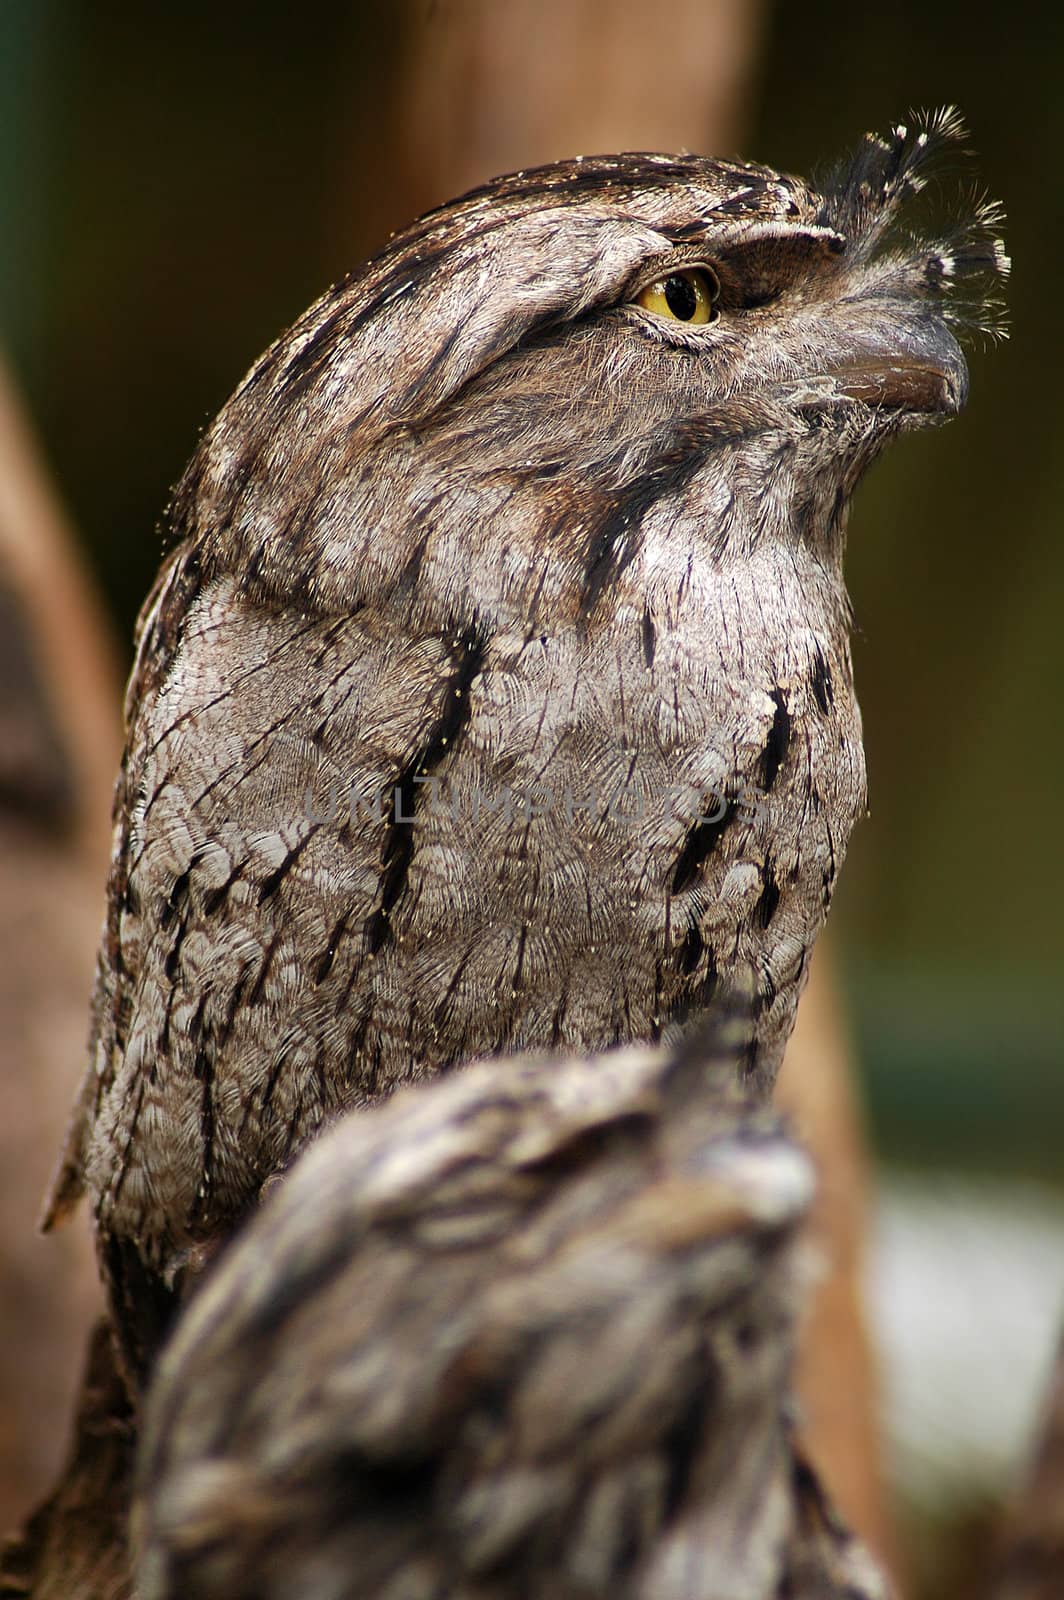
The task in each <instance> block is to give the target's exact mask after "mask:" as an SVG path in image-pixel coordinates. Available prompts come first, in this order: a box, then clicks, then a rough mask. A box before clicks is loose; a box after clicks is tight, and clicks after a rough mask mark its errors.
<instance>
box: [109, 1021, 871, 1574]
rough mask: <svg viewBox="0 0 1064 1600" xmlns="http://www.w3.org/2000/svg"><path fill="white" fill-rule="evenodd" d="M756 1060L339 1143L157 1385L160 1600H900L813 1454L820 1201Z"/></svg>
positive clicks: (213, 1282) (221, 1280)
mask: <svg viewBox="0 0 1064 1600" xmlns="http://www.w3.org/2000/svg"><path fill="white" fill-rule="evenodd" d="M749 1032H750V1015H749V1013H748V1012H747V1013H746V1014H745V1015H744V1014H743V1013H742V1012H741V1011H735V1010H729V1009H727V1008H724V1009H723V1010H722V1009H720V1008H717V1009H716V1010H715V1012H714V1015H713V1018H712V1022H711V1024H710V1026H709V1028H708V1029H700V1030H698V1031H697V1032H696V1033H694V1034H692V1035H691V1037H690V1038H687V1039H684V1040H682V1041H680V1042H679V1044H677V1045H676V1046H674V1047H673V1048H672V1049H669V1048H667V1047H665V1046H662V1045H658V1046H646V1045H637V1046H628V1047H621V1048H619V1049H617V1050H615V1051H613V1052H607V1053H605V1054H603V1055H598V1056H593V1057H590V1058H588V1057H572V1056H564V1055H563V1056H559V1054H558V1053H557V1052H546V1053H544V1054H541V1055H538V1056H520V1057H516V1058H514V1060H513V1061H512V1062H511V1063H510V1065H509V1067H508V1070H507V1071H506V1072H500V1071H499V1070H498V1065H497V1063H495V1062H492V1061H488V1062H482V1063H479V1064H476V1065H473V1066H470V1067H469V1068H467V1069H466V1070H465V1071H464V1072H461V1073H456V1074H453V1075H450V1076H446V1077H443V1078H439V1079H437V1080H435V1081H429V1082H425V1083H419V1084H416V1085H410V1086H407V1087H405V1088H402V1089H400V1090H399V1091H398V1093H397V1094H396V1095H395V1096H394V1097H392V1098H391V1099H389V1100H388V1101H386V1102H385V1103H383V1104H377V1105H375V1106H372V1107H370V1108H368V1109H366V1108H363V1109H357V1110H354V1111H351V1112H349V1113H347V1114H346V1115H345V1116H344V1117H343V1118H341V1119H340V1120H339V1121H338V1122H337V1123H336V1124H335V1125H334V1126H333V1127H332V1128H331V1129H329V1130H327V1131H326V1132H324V1133H323V1134H322V1135H321V1136H320V1137H319V1138H318V1139H317V1140H316V1141H314V1142H313V1144H312V1145H311V1147H310V1148H309V1149H308V1150H307V1151H306V1152H305V1153H304V1154H303V1155H302V1156H301V1157H300V1158H298V1159H297V1161H296V1162H295V1164H294V1165H293V1167H292V1169H291V1170H290V1172H289V1173H288V1174H287V1175H285V1176H283V1177H280V1178H279V1179H277V1180H275V1182H274V1184H273V1185H272V1186H271V1192H270V1193H269V1194H268V1195H267V1196H266V1197H265V1198H264V1200H263V1202H262V1204H261V1205H260V1207H259V1209H258V1210H257V1212H256V1213H255V1215H254V1216H253V1217H252V1218H251V1219H250V1220H249V1221H248V1223H247V1224H246V1225H245V1226H244V1227H243V1229H242V1230H240V1231H239V1232H238V1233H237V1235H236V1237H235V1238H234V1240H233V1241H232V1243H231V1244H230V1245H229V1247H228V1248H227V1249H226V1250H225V1251H224V1252H223V1254H222V1256H221V1259H220V1260H219V1261H218V1262H217V1263H216V1264H215V1265H214V1266H213V1268H211V1269H210V1270H209V1273H208V1276H207V1277H206V1279H205V1280H204V1282H203V1285H202V1287H201V1288H200V1289H199V1290H198V1292H197V1293H196V1294H195V1295H194V1296H193V1297H192V1299H191V1301H190V1302H189V1304H188V1307H187V1309H186V1310H185V1311H184V1313H183V1314H182V1316H181V1318H180V1320H179V1321H178V1324H177V1328H176V1331H175V1333H174V1336H173V1338H172V1340H171V1342H170V1343H169V1344H168V1345H167V1346H166V1348H165V1349H164V1351H163V1353H162V1355H161V1356H160V1358H159V1360H158V1362H157V1364H156V1368H155V1374H154V1377H153V1380H152V1383H151V1385H150V1388H149V1391H148V1396H147V1400H146V1403H145V1408H144V1415H143V1426H142V1434H141V1446H140V1452H139V1459H138V1465H137V1472H136V1477H135V1484H134V1491H133V1515H132V1529H133V1546H134V1551H135V1562H134V1565H135V1572H136V1593H137V1594H138V1596H139V1597H140V1600H178V1597H180V1600H222V1597H224V1600H281V1597H284V1600H288V1597H290V1596H299V1597H301V1600H371V1597H372V1600H397V1597H398V1596H400V1595H402V1596H408V1597H413V1596H418V1597H421V1600H434V1597H443V1596H447V1597H448V1600H508V1597H510V1596H513V1597H515V1600H516V1597H518V1596H520V1597H521V1600H540V1597H542V1600H548V1597H551V1600H555V1597H557V1600H595V1597H596V1596H601V1597H603V1600H605V1597H606V1596H609V1597H611V1600H613V1597H617V1600H700V1597H703V1596H714V1597H718V1600H720V1597H723V1596H725V1595H734V1596H737V1597H738V1596H740V1595H741V1596H742V1597H743V1600H779V1597H780V1596H782V1595H784V1594H786V1595H788V1596H790V1597H792V1600H829V1597H832V1596H836V1597H838V1600H843V1597H844V1596H845V1597H846V1600H885V1596H886V1595H887V1593H888V1589H887V1580H886V1578H885V1576H884V1575H883V1574H882V1573H881V1572H880V1571H879V1569H878V1567H877V1566H876V1564H875V1563H874V1562H873V1560H872V1558H871V1556H870V1555H869V1554H868V1552H867V1551H866V1550H865V1549H864V1548H863V1546H861V1545H860V1543H859V1542H858V1541H857V1540H856V1539H854V1538H853V1537H852V1536H851V1535H850V1534H849V1533H848V1532H847V1531H846V1530H845V1529H844V1528H843V1526H842V1525H841V1523H840V1522H839V1521H838V1519H837V1517H836V1516H835V1515H834V1513H833V1512H832V1510H831V1508H830V1505H829V1503H828V1502H827V1499H826V1496H825V1495H824V1491H823V1490H822V1488H821V1487H820V1485H819V1483H818V1482H817V1479H816V1476H815V1474H814V1473H813V1471H812V1469H811V1468H810V1467H809V1465H808V1464H807V1463H806V1462H805V1461H804V1459H803V1458H802V1456H801V1453H800V1450H799V1449H798V1447H797V1446H796V1444H795V1440H794V1434H793V1427H792V1425H791V1421H790V1419H789V1375H790V1365H791V1359H792V1355H793V1345H794V1328H795V1323H796V1318H797V1315H798V1312H799V1310H800V1307H801V1304H802V1301H803V1299H804V1291H805V1288H806V1286H807V1284H808V1282H809V1263H808V1262H807V1260H806V1258H805V1250H806V1247H805V1244H804V1241H803V1231H802V1229H803V1222H804V1219H805V1216H806V1212H807V1209H808V1205H809V1201H810V1199H811V1197H812V1194H813V1191H814V1173H813V1166H812V1163H811V1161H810V1159H809V1157H808V1156H807V1155H806V1154H805V1152H804V1151H802V1150H801V1149H800V1147H799V1146H797V1145H796V1144H795V1143H794V1142H793V1140H792V1139H791V1138H790V1137H789V1135H788V1133H787V1131H786V1128H785V1127H784V1126H783V1124H782V1123H781V1121H780V1119H779V1117H778V1116H777V1115H776V1114H775V1113H774V1112H772V1111H771V1110H770V1109H768V1108H767V1107H766V1106H765V1104H764V1102H763V1099H762V1098H761V1097H759V1096H758V1095H757V1094H756V1092H755V1091H754V1090H753V1089H752V1088H751V1086H749V1085H747V1086H745V1087H743V1085H742V1084H741V1080H740V1075H739V1072H738V1070H737V1067H738V1064H739V1061H740V1055H741V1050H742V1048H743V1047H744V1045H745V1044H746V1042H747V1040H748V1037H749Z"/></svg>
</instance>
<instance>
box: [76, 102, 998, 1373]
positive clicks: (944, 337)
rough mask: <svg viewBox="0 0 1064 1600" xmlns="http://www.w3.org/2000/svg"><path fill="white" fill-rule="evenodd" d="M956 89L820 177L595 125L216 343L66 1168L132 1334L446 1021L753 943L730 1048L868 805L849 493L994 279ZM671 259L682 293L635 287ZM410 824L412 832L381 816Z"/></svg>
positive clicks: (655, 995)
mask: <svg viewBox="0 0 1064 1600" xmlns="http://www.w3.org/2000/svg"><path fill="white" fill-rule="evenodd" d="M958 137H959V128H958V125H957V122H956V119H955V118H953V117H952V116H950V115H940V116H938V117H936V118H932V119H931V120H930V121H929V122H928V123H926V124H925V125H922V126H920V127H918V128H913V129H911V130H906V129H903V128H899V129H895V130H894V131H893V132H892V133H891V134H890V135H889V136H888V137H886V138H884V139H876V138H872V137H869V138H868V139H866V140H865V142H864V144H863V145H862V146H861V147H860V149H859V150H858V152H857V154H856V155H855V156H854V157H853V158H852V160H850V161H849V162H848V163H846V164H845V165H843V166H842V167H840V169H839V170H838V171H837V172H836V173H835V174H834V176H832V177H831V178H830V179H829V180H828V181H827V182H826V183H825V184H824V185H823V187H822V191H821V192H816V191H814V190H813V189H811V188H810V187H808V186H807V185H806V184H805V183H803V182H801V181H800V180H798V179H794V178H787V177H782V176H780V175H779V174H777V173H775V172H773V171H770V170H768V169H767V168H765V167H760V166H753V165H744V164H737V163H726V162H718V161H712V160H706V159H702V158H699V157H693V156H682V157H681V156H662V155H620V156H606V157H600V158H593V159H587V160H580V161H576V162H568V163H562V164H560V165H557V166H552V167H546V168H543V169H540V170H538V171H530V172H525V173H518V174H516V175H514V176H511V177H506V178H501V179H499V180H497V181H495V182H494V183H491V184H489V185H487V186H486V187H485V188H484V189H482V190H479V191H477V192H475V193H473V194H472V195H469V196H467V197H466V198H464V199H462V200H459V201H456V202H455V203H454V204H452V205H449V206H445V207H443V208H442V209H441V210H439V211H437V212H434V213H432V214H431V215H429V216H427V217H426V218H424V219H422V220H421V221H420V222H418V223H416V224H414V225H413V227H411V228H410V229H409V230H408V231H407V232H405V233H402V234H399V235H397V236H396V237H395V238H394V239H393V240H392V242H391V243H390V244H389V245H388V246H387V248H386V249H385V250H384V251H383V252H382V253H381V254H380V255H379V256H377V257H376V258H375V259H374V260H372V261H370V262H369V263H368V264H367V265H365V266H364V267H362V268H360V269H358V270H357V271H355V272H354V273H353V274H352V275H351V276H350V277H349V278H347V279H346V280H345V281H343V282H342V283H340V284H339V285H337V286H336V287H335V288H333V289H332V290H330V291H329V292H328V293H327V294H326V295H325V296H324V297H323V298H322V299H321V300H320V301H319V302H318V303H317V304H316V305H315V306H313V307H312V308H311V309H310V310H309V311H308V312H307V313H306V314H305V315H304V316H303V317H301V318H300V319H299V321H298V322H296V323H295V325H294V326H293V327H292V328H291V329H290V330H289V331H288V332H287V333H285V334H283V335H282V336H281V338H280V339H279V340H278V341H277V342H276V344H274V345H273V346H272V347H271V349H269V350H268V351H267V352H266V354H265V355H264V356H263V357H262V358H261V360H259V361H258V362H257V363H256V365H255V366H254V368H253V369H252V371H251V372H250V373H249V375H248V376H247V378H246V379H245V380H244V382H243V383H242V384H241V386H240V387H239V388H238V389H237V391H236V393H235V394H234V396H233V397H232V399H231V400H230V401H229V402H228V403H227V405H226V406H225V407H224V408H223V410H222V411H221V413H220V415H219V416H218V418H217V420H216V421H215V422H214V424H213V425H212V426H211V427H210V428H209V429H208V431H207V433H206V434H205V436H204V438H203V440H202V442H201V444H200V447H199V449H198V450H197V452H196V454H195V456H194V458H193V460H192V462H191V464H190V466H189V468H188V470H187V472H186V474H185V476H184V478H183V479H182V481H181V483H180V485H179V486H178V489H177V491H176V493H175V497H174V500H173V503H172V506H171V507H170V511H169V527H170V529H171V531H172V535H173V538H174V540H175V541H176V543H175V548H174V550H173V553H172V554H171V556H170V558H169V560H168V561H167V563H166V565H165V567H164V568H163V571H162V573H161V574H160V577H159V580H158V582H157V585H156V587H155V590H154V592H153V594H152V596H151V598H150V600H149V601H148V603H147V606H146V608H145V611H144V613H143V616H142V618H141V622H140V629H139V644H138V652H137V659H136V665H135V668H134V672H133V676H132V680H131V684H130V690H129V698H128V705H127V749H126V755H125V760H124V764H123V769H122V775H121V779H120V782H119V787H118V792H117V798H116V809H115V819H116V820H115V842H114V864H113V870H112V875H111V879H110V885H109V891H108V916H107V928H106V936H105V939H104V942H103V946H102V949H101V953H100V961H99V979H98V985H97V991H96V997H95V1025H94V1035H93V1043H92V1060H91V1064H90V1067H89V1072H88V1075H87V1078H86V1081H85V1085H84V1091H83V1095H82V1099H81V1103H80V1107H79V1109H78V1112H77V1114H76V1117H75V1123H74V1126H73V1129H72V1133H71V1136H70V1141H69V1145H68V1149H67V1153H66V1158H65V1161H64V1164H63V1168H62V1170H61V1172H60V1175H59V1178H58V1180H57V1185H56V1190H55V1195H54V1197H53V1203H52V1212H51V1214H52V1216H53V1218H54V1217H55V1216H58V1215H59V1214H61V1213H62V1212H63V1211H64V1210H65V1209H66V1208H67V1207H68V1206H69V1205H70V1204H71V1203H72V1202H73V1201H74V1200H75V1199H76V1197H77V1196H78V1194H79V1193H81V1192H83V1191H87V1193H88V1195H89V1197H90V1199H91V1203H92V1206H93V1208H94V1211H95V1215H96V1219H97V1225H98V1234H99V1240H100V1248H101V1255H102V1260H103V1264H104V1269H105V1273H106V1275H107V1277H108V1279H109V1281H110V1284H111V1288H112V1293H113V1297H114V1305H115V1310H116V1314H117V1319H118V1323H119V1326H120V1328H121V1330H122V1332H123V1337H124V1339H125V1342H126V1345H127V1351H128V1352H129V1356H130V1361H131V1364H132V1365H133V1366H134V1367H136V1366H137V1365H138V1364H139V1363H140V1361H141V1359H142V1357H143V1356H144V1354H145V1352H147V1351H150V1349H151V1347H152V1346H153V1344H154V1342H155V1341H156V1339H157V1337H158V1333H159V1330H160V1329H161V1327H162V1326H163V1325H164V1323H165V1321H166V1319H167V1317H168V1315H169V1299H168V1297H169V1294H170V1288H171V1286H172V1285H173V1284H174V1282H175V1281H176V1278H177V1276H178V1275H179V1273H180V1271H181V1268H182V1264H183V1263H184V1262H185V1261H186V1259H187V1258H188V1255H189V1252H192V1253H193V1255H194V1254H195V1252H196V1251H197V1250H198V1249H200V1248H202V1247H203V1245H204V1244H205V1243H207V1244H209V1242H210V1241H212V1240H214V1239H215V1238H217V1237H219V1236H220V1235H223V1234H225V1233H226V1232H227V1231H228V1229H229V1228H230V1227H231V1225H232V1224H233V1222H234V1220H235V1219H237V1218H238V1217H239V1216H240V1215H241V1214H242V1213H244V1212H245V1211H246V1210H247V1209H248V1208H249V1207H250V1206H251V1205H252V1204H253V1202H254V1201H255V1198H256V1196H257V1194H258V1191H259V1188H260V1186H261V1185H262V1183H263V1182H264V1181H265V1180H266V1179H268V1178H269V1177H270V1175H271V1174H273V1173H275V1172H276V1171H278V1170H279V1169H281V1168H283V1167H284V1166H285V1165H286V1164H287V1163H288V1162H289V1161H290V1160H291V1159H292V1157H293V1156H294V1155H295V1153H296V1152H297V1151H298V1150H299V1149H300V1147H301V1146H302V1145H304V1144H305V1143H306V1142H307V1141H308V1139H310V1138H311V1137H312V1136H313V1134H314V1133H315V1132H316V1130H317V1129H318V1128H319V1127H320V1126H321V1125H322V1124H323V1123H324V1122H325V1121H326V1120H328V1119H330V1118H332V1117H334V1116H336V1115H337V1114H338V1113H339V1112H341V1111H342V1110H344V1109H345V1108H349V1107H352V1106H356V1105H359V1104H362V1103H364V1102H368V1101H371V1100H372V1099H374V1098H375V1097H377V1096H379V1095H381V1094H383V1093H384V1092H386V1091H387V1090H389V1089H391V1088H393V1087H394V1086H395V1085H396V1084H398V1083H400V1082H403V1081H405V1080H410V1079H418V1078H422V1077H425V1076H427V1075H430V1074H434V1073H438V1072H440V1071H442V1070H445V1069H446V1068H449V1067H451V1066H453V1065H455V1064H456V1063H459V1062H462V1061H465V1060H467V1059H469V1058H473V1057H478V1056H483V1055H486V1054H498V1053H510V1052H515V1051H519V1050H526V1049H538V1048H543V1047H560V1048H566V1049H571V1050H580V1051H592V1050H599V1049H602V1048H605V1047H609V1046H612V1045H615V1044H617V1043H621V1042H626V1041H632V1040H654V1039H655V1038H657V1037H659V1036H660V1035H662V1034H663V1033H664V1032H665V1030H668V1029H670V1028H671V1027H673V1026H675V1025H679V1024H681V1023H683V1022H684V1021H685V1019H687V1018H688V1017H689V1016H691V1015H693V1014H697V1013H698V1012H699V1011H701V1009H702V1008H703V1007H704V1006H705V1005H706V1003H707V1002H708V1000H709V999H710V998H711V996H712V995H713V993H714V990H715V988H716V986H717V984H718V983H719V982H720V981H722V980H726V979H727V978H728V977H729V976H730V975H731V974H733V973H734V972H736V971H738V970H740V969H746V968H753V970H754V971H755V973H756V998H755V1004H756V1007H757V1010H758V1021H757V1034H756V1038H755V1039H754V1041H753V1042H752V1044H751V1048H750V1054H749V1061H748V1068H749V1072H750V1074H751V1076H752V1077H753V1078H754V1079H756V1081H757V1082H758V1083H759V1084H760V1085H761V1086H766V1085H768V1084H769V1083H771V1081H772V1079H773V1076H774V1074H775V1070H776V1067H777V1065H778V1063H779V1060H780V1057H781V1054H782V1051H783V1046H784V1044H785V1042H786V1039H787V1036H788V1033H789V1031H790V1029H791V1025H792V1022H793V1019H794V1012H795V1006H796V1003H797V999H798V995H799V991H800V989H801V986H802V981H803V977H804V973H805V969H806V963H807V960H808V956H809V952H810V949H811V946H812V944H813V941H814V939H815V938H816V935H817V933H818V931H819V929H820V927H821V925H822V923H823V920H824V916H825V913H826V910H827V907H828V903H829V900H830V898H831V893H832V889H833V887H834V884H835V880H836V875H837V873H838V870H839V866H840V864H841V861H842V858H843V855H844V853H845V850H846V844H847V840H848V838H849V835H850V831H851V828H852V826H853V823H854V821H855V819H856V818H857V817H858V816H859V815H860V814H861V812H862V810H863V808H864V805H865V769H864V759H863V752H862V744H861V726H860V718H859V714H858V709H857V704H856V701H855V698H854V691H853V682H852V672H851V662H850V651H849V641H848V633H849V606H848V601H847V596H846V591H845V587H844V582H843V575H842V557H843V543H844V531H845V523H846V515H847V507H848V503H849V498H850V494H851V491H852V489H853V488H854V485H855V484H856V482H857V481H858V479H859V478H860V476H861V474H862V473H863V471H864V470H865V468H866V467H867V466H868V464H869V462H870V461H871V460H872V459H873V458H874V457H875V456H876V455H877V454H878V452H879V451H880V450H881V449H882V447H883V446H884V444H885V443H886V442H887V441H888V440H889V439H890V438H892V437H893V436H894V435H895V434H897V433H898V432H899V431H901V430H902V429H905V428H908V427H912V426H918V425H923V424H925V423H927V422H929V421H933V420H935V419H939V418H942V417H947V416H949V415H950V414H952V413H953V412H955V411H956V410H957V409H958V408H959V407H960V405H961V404H962V402H963V399H964V396H965V390H966V383H967V378H966V371H965V365H964V361H963V357H962V355H961V352H960V349H959V347H958V345H957V343H956V340H955V338H954V336H953V334H952V333H951V331H950V325H951V324H952V323H965V322H975V323H977V324H979V323H983V324H985V323H986V322H987V321H988V319H989V318H990V312H989V310H988V306H989V298H988V291H989V290H990V289H991V288H992V286H993V283H994V282H995V281H996V279H997V278H998V277H999V276H1000V275H1001V273H1002V272H1003V271H1004V269H1005V266H1006V263H1005V260H1004V257H1003V255H1002V253H1001V247H1000V244H999V243H997V241H996V240H995V239H994V237H993V231H994V228H995V226H996V223H997V221H998V217H997V213H996V212H995V210H994V209H993V208H990V207H982V208H973V207H972V206H971V205H970V204H969V207H968V213H969V214H967V215H965V216H964V217H963V218H962V219H961V220H960V222H959V223H951V224H950V226H949V227H948V228H947V227H945V226H944V225H940V226H939V227H938V228H937V229H936V228H935V227H934V226H932V225H931V224H928V226H927V228H926V230H925V231H922V229H923V224H922V223H921V222H920V221H919V218H917V219H916V220H915V221H912V222H911V223H907V220H906V219H907V218H909V217H910V213H911V212H912V208H913V207H914V205H916V204H917V202H916V195H917V191H918V190H919V189H920V188H921V187H922V184H923V181H924V180H923V172H924V170H925V168H926V166H927V164H928V162H929V161H930V160H931V158H932V157H933V154H934V151H935V149H936V147H938V146H941V145H943V144H950V143H955V142H956V140H957V138H958ZM692 265H704V266H705V267H707V268H708V269H709V271H710V272H711V273H712V274H713V276H714V279H715V281H717V282H719V295H718V297H717V300H716V303H715V311H716V313H717V315H716V317H715V320H713V321H712V322H711V323H709V324H708V325H705V326H689V325H687V324H685V323H683V322H679V321H669V320H666V319H665V318H663V317H661V316H657V315H655V314H654V313H652V312H651V311H648V310H644V309H643V308H642V307H640V306H639V305H638V304H635V303H634V301H635V298H636V296H637V295H638V293H639V291H640V290H641V289H642V288H643V287H644V285H645V284H646V283H647V281H648V280H650V279H653V278H659V277H661V276H662V275H663V274H666V273H668V272H669V271H671V270H682V269H685V268H687V267H690V266H692ZM411 818H412V819H413V820H410V819H411Z"/></svg>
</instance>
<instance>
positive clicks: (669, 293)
mask: <svg viewBox="0 0 1064 1600" xmlns="http://www.w3.org/2000/svg"><path fill="white" fill-rule="evenodd" d="M665 304H666V305H667V306H668V308H669V310H670V311H671V312H672V314H673V316H674V317H678V318H679V320H680V321H681V322H690V320H691V318H692V317H693V316H694V314H695V312H696V311H697V310H698V296H697V295H696V294H695V286H694V284H693V283H692V282H691V280H690V278H681V276H680V274H679V273H678V272H674V273H673V275H672V277H671V278H666V279H665Z"/></svg>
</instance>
